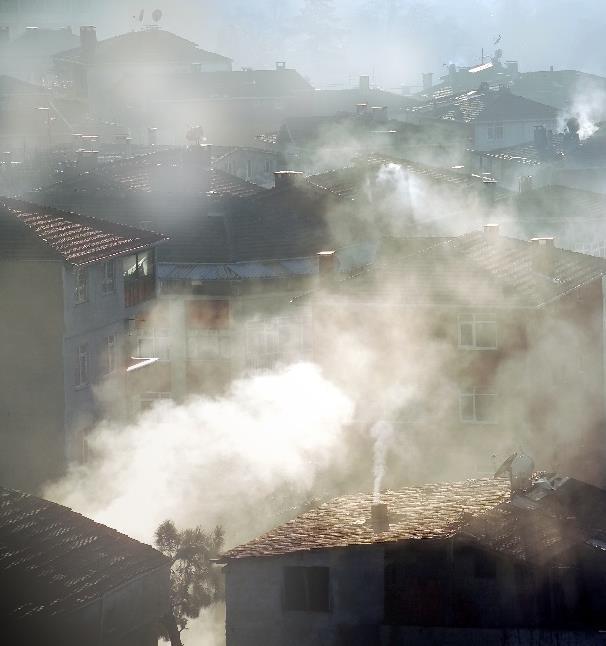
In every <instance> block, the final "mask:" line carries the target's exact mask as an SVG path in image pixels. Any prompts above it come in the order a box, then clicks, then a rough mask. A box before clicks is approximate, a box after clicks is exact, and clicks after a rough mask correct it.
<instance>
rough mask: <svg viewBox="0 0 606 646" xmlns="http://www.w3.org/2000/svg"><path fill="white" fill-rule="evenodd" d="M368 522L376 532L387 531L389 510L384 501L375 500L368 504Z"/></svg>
mask: <svg viewBox="0 0 606 646" xmlns="http://www.w3.org/2000/svg"><path fill="white" fill-rule="evenodd" d="M370 523H371V525H372V528H373V530H374V531H375V532H377V533H380V532H387V531H389V512H388V510H387V505H386V504H385V503H382V502H380V503H379V502H376V503H373V504H372V505H371V506H370Z"/></svg>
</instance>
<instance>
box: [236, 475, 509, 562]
mask: <svg viewBox="0 0 606 646" xmlns="http://www.w3.org/2000/svg"><path fill="white" fill-rule="evenodd" d="M508 496H509V482H508V481H505V480H494V479H492V478H484V479H479V480H467V481H464V482H454V483H440V484H428V485H422V486H417V487H407V488H406V489H401V490H399V491H386V492H383V493H382V494H381V502H382V503H386V504H387V506H388V512H389V514H390V524H389V529H388V530H387V531H384V532H375V531H374V530H373V527H372V525H371V524H370V518H369V517H370V509H371V504H372V503H373V499H374V497H373V496H372V495H370V494H356V495H350V496H342V497H340V498H336V499H334V500H332V501H330V502H327V503H325V504H323V505H320V506H319V507H317V508H315V509H312V510H311V511H308V512H306V513H304V514H301V515H300V516H297V517H296V518H294V519H293V520H291V521H289V522H287V523H285V524H284V525H281V526H280V527H277V528H276V529H273V530H271V531H270V532H268V533H266V534H264V535H262V536H260V537H258V538H255V539H254V540H252V541H250V542H248V543H245V544H244V545H240V546H238V547H235V548H234V549H232V550H229V551H228V552H226V553H225V554H224V555H223V560H224V561H229V560H231V559H241V558H250V557H259V556H276V555H280V554H289V553H292V552H302V551H308V550H318V549H333V548H339V547H347V546H350V545H372V544H374V543H389V542H396V541H402V540H408V539H420V538H448V537H451V536H453V535H454V534H455V533H456V532H457V530H458V529H459V527H460V526H461V525H462V524H463V521H464V520H465V519H467V518H468V517H467V514H473V515H477V514H480V513H483V512H485V511H487V510H489V509H491V508H493V507H495V506H496V505H498V504H499V503H501V502H503V501H504V500H505V499H506V498H507V497H508Z"/></svg>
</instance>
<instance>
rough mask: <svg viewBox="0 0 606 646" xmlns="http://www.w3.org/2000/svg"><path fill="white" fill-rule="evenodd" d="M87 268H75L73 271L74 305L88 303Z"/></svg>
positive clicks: (88, 277)
mask: <svg viewBox="0 0 606 646" xmlns="http://www.w3.org/2000/svg"><path fill="white" fill-rule="evenodd" d="M89 279H90V276H89V272H88V267H86V266H84V267H76V268H75V270H74V305H82V304H83V303H88V291H89V289H88V286H89Z"/></svg>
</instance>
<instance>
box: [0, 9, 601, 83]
mask: <svg viewBox="0 0 606 646" xmlns="http://www.w3.org/2000/svg"><path fill="white" fill-rule="evenodd" d="M6 1H7V0H0V4H1V3H2V2H6ZM89 2H90V4H89V5H88V9H83V7H85V6H86V0H84V4H82V5H80V2H78V3H77V6H78V7H79V8H78V10H77V12H76V11H74V15H72V16H71V17H70V16H67V15H64V14H62V15H55V16H52V17H51V16H49V19H52V21H53V22H55V26H57V25H58V24H59V23H60V21H61V20H62V19H63V20H74V21H75V22H74V23H73V26H74V27H75V26H77V22H78V20H80V19H82V18H83V17H86V19H90V21H93V20H94V22H95V23H96V25H97V27H98V32H99V37H100V38H103V37H107V36H110V35H114V34H118V33H123V32H125V31H128V30H130V29H133V28H135V27H138V26H139V24H140V23H139V20H138V18H139V15H140V12H141V10H144V12H145V13H144V19H143V23H144V24H145V23H149V22H151V12H152V11H153V10H154V9H161V10H162V11H163V14H164V15H163V18H162V20H161V21H160V24H161V26H162V27H163V28H164V29H167V30H170V31H174V32H176V33H178V34H180V35H183V36H185V37H187V38H190V39H192V40H194V41H196V42H197V43H198V44H199V45H200V47H202V48H204V49H210V50H213V51H217V52H219V53H221V54H224V55H226V56H229V57H231V58H233V59H234V64H235V65H234V69H239V67H241V66H249V67H250V66H252V67H270V66H272V67H273V65H274V63H275V61H276V60H285V61H286V62H287V64H288V66H289V67H296V68H297V69H298V70H299V71H300V72H301V73H302V74H303V75H305V76H306V77H308V78H309V79H310V80H312V82H313V83H314V84H315V85H317V86H321V87H329V86H333V87H345V86H347V85H350V84H352V83H353V82H354V80H355V79H356V77H357V76H358V75H360V74H370V75H371V77H372V80H373V82H374V83H376V84H377V85H380V86H382V87H383V88H384V89H397V88H399V87H400V86H401V85H416V84H419V80H420V73H421V72H422V71H433V72H435V73H439V72H441V71H442V70H443V69H444V67H443V66H444V64H447V63H449V62H454V63H457V64H460V65H469V64H474V63H476V62H478V61H479V59H480V56H481V49H482V47H483V48H484V50H485V53H486V54H488V53H492V51H493V49H494V47H493V43H494V41H495V40H496V38H497V37H498V35H501V36H502V40H501V42H500V44H499V46H500V47H502V48H503V50H504V57H505V58H506V59H510V60H519V61H520V71H528V70H534V69H549V66H550V65H553V66H554V67H555V68H556V69H558V68H560V69H562V68H575V69H583V70H584V71H586V72H593V73H597V74H603V73H606V55H605V54H606V42H605V41H604V38H603V25H604V19H605V18H606V5H605V3H604V2H602V1H601V0H575V1H573V0H550V1H547V0H459V1H458V2H451V1H449V0H423V1H422V2H421V1H418V0H224V1H223V2H217V1H216V0H170V1H168V0H154V1H153V2H149V1H148V0H141V2H138V3H137V2H131V1H130V0H127V1H125V0H89ZM76 13H77V14H78V15H76Z"/></svg>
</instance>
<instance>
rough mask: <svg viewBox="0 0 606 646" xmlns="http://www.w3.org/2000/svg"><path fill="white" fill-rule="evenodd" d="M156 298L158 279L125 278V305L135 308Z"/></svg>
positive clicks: (152, 277) (144, 277)
mask: <svg viewBox="0 0 606 646" xmlns="http://www.w3.org/2000/svg"><path fill="white" fill-rule="evenodd" d="M155 296H156V277H155V276H154V275H153V274H152V275H151V276H133V277H125V278H124V304H125V306H126V307H133V306H134V305H138V304H139V303H143V302H144V301H148V300H150V299H152V298H154V297H155Z"/></svg>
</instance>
